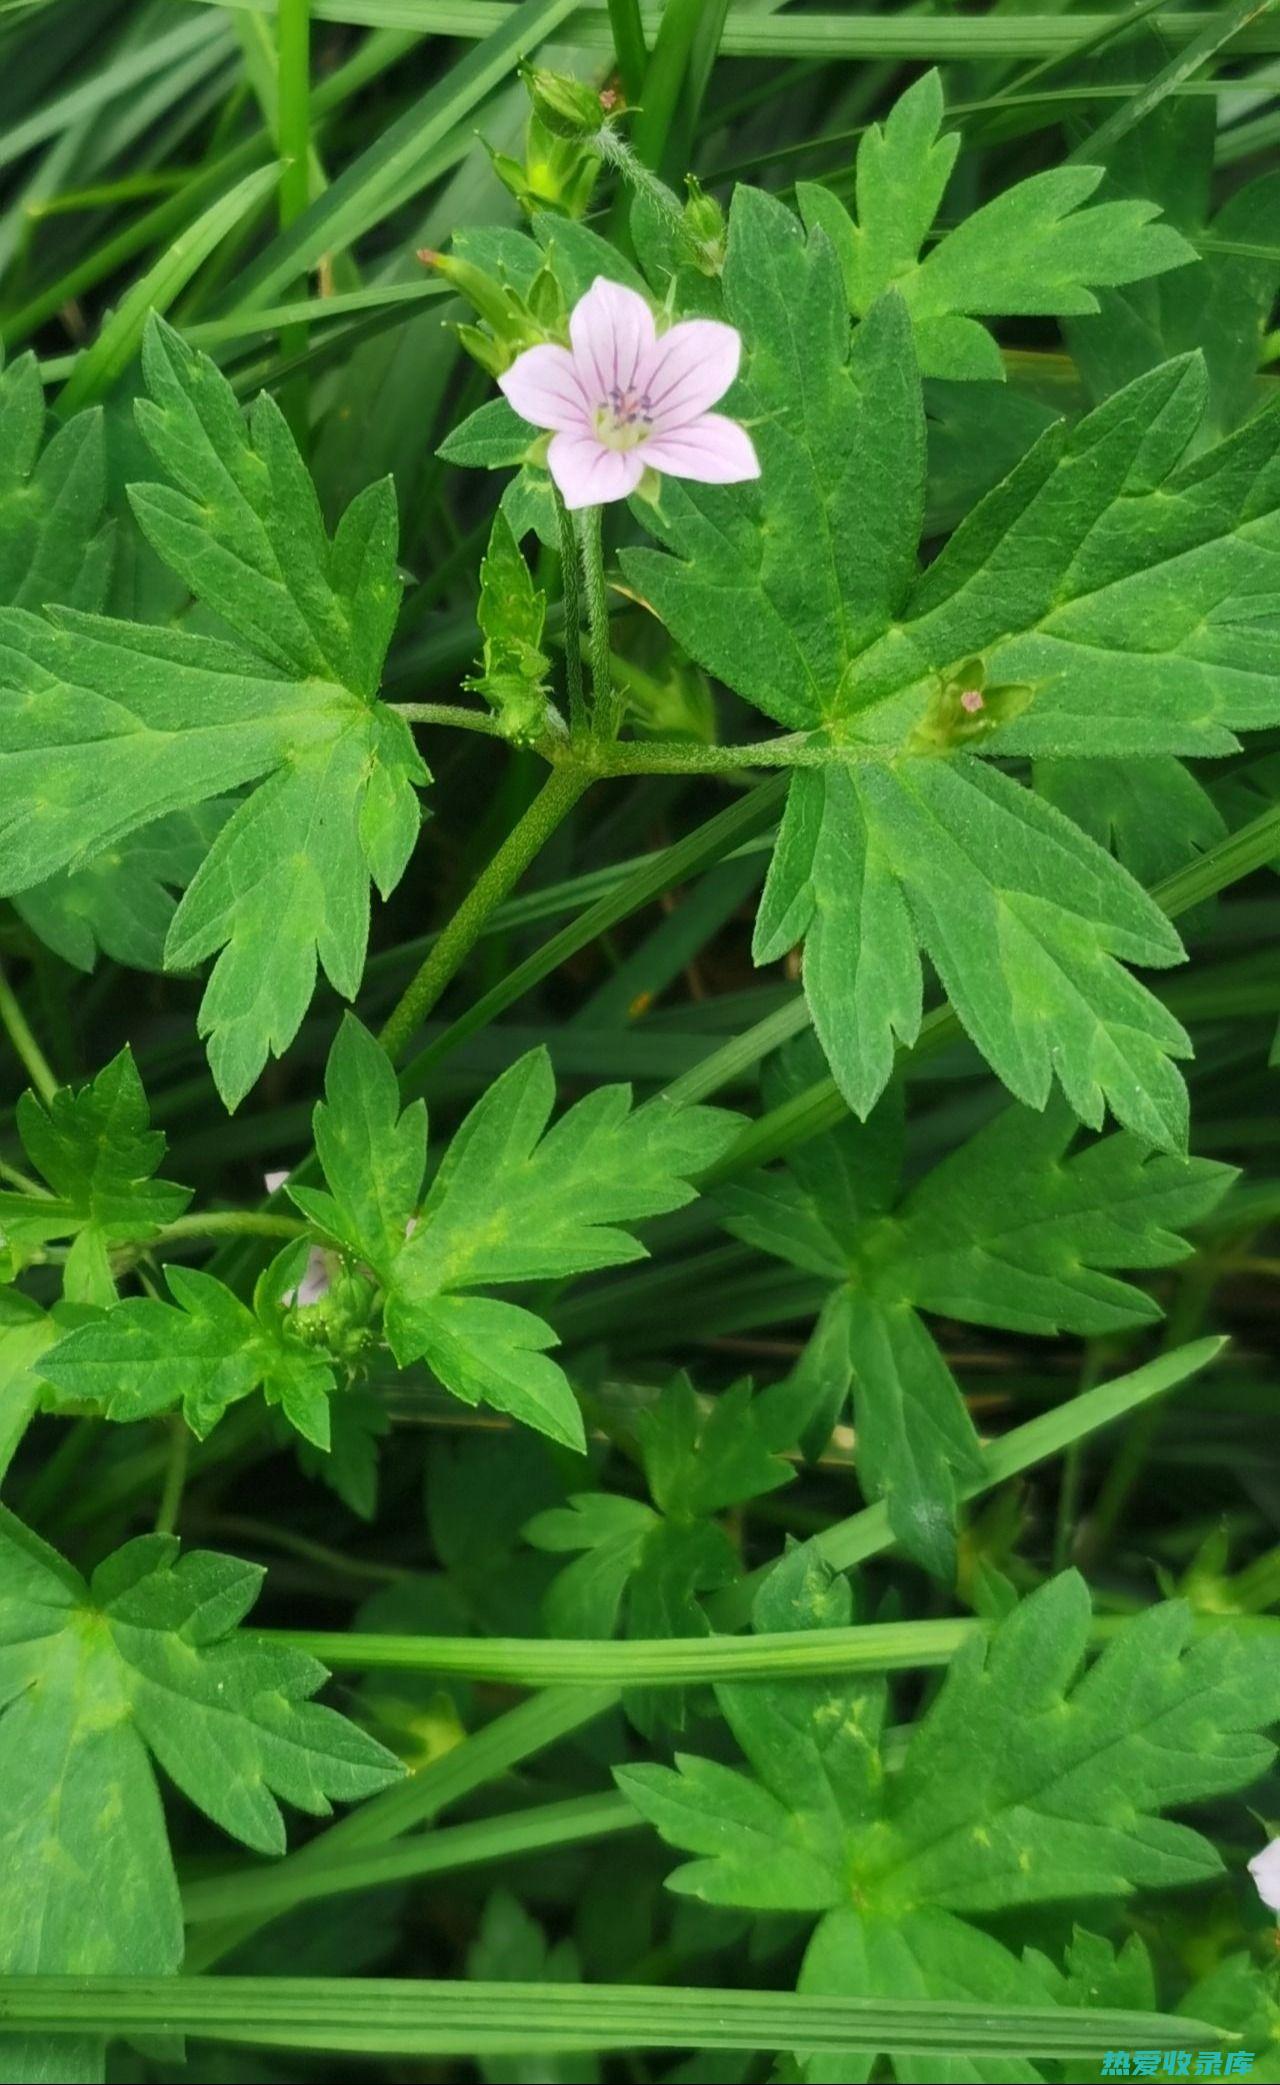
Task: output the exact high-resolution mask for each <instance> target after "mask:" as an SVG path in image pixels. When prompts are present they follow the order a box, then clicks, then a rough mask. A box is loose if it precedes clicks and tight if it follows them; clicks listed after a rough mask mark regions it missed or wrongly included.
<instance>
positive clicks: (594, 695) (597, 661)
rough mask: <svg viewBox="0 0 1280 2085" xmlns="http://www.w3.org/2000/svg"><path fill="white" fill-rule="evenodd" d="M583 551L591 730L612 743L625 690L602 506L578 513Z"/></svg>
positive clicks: (599, 740) (598, 739)
mask: <svg viewBox="0 0 1280 2085" xmlns="http://www.w3.org/2000/svg"><path fill="white" fill-rule="evenodd" d="M578 542H579V546H580V548H581V551H582V584H583V592H584V593H585V595H586V598H587V627H588V630H589V632H590V638H591V730H592V735H593V737H594V738H595V740H596V742H597V744H601V745H607V746H611V745H612V744H613V741H614V739H616V737H617V736H618V727H619V726H620V724H621V723H622V691H621V689H620V688H619V687H618V684H617V681H616V680H615V678H614V672H613V653H612V652H611V650H610V648H609V595H608V590H607V588H606V586H605V579H604V516H603V510H602V509H601V508H600V507H584V508H583V510H582V512H581V514H580V515H579V517H578Z"/></svg>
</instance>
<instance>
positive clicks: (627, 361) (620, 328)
mask: <svg viewBox="0 0 1280 2085" xmlns="http://www.w3.org/2000/svg"><path fill="white" fill-rule="evenodd" d="M656 336H657V329H656V327H655V326H654V323H653V313H652V312H651V311H650V309H649V307H648V305H647V304H646V303H645V301H644V298H643V297H642V296H640V295H639V294H638V293H637V291H635V290H629V289H627V288H626V287H625V285H624V284H622V283H620V282H610V281H609V279H608V277H607V276H604V275H597V277H596V279H595V281H594V282H593V283H592V285H591V288H590V289H589V290H588V291H587V294H586V296H585V297H580V298H579V299H578V302H577V303H576V304H575V305H574V307H573V311H572V313H571V314H570V318H569V338H570V340H571V341H572V342H573V359H574V362H575V363H576V365H577V370H578V376H579V379H580V380H581V383H582V385H583V388H584V390H585V391H586V393H587V403H588V407H589V408H594V407H595V406H598V405H603V404H604V403H605V401H606V400H607V399H608V396H609V393H610V392H611V391H614V390H617V391H630V390H631V389H632V388H633V387H634V385H635V382H636V378H637V376H638V375H639V373H640V371H641V369H642V368H646V367H647V366H648V364H649V361H650V359H651V357H652V354H653V345H654V340H655V338H656Z"/></svg>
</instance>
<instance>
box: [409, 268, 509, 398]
mask: <svg viewBox="0 0 1280 2085" xmlns="http://www.w3.org/2000/svg"><path fill="white" fill-rule="evenodd" d="M418 259H419V260H420V261H421V262H423V264H424V265H425V266H426V267H428V268H434V269H435V271H436V274H437V275H442V276H443V277H444V279H445V281H446V282H448V283H452V285H453V287H454V289H455V290H457V292H458V295H459V296H460V297H465V298H466V300H467V302H468V304H471V305H474V306H475V309H476V311H477V312H478V313H479V315H480V317H481V318H482V319H484V320H486V321H487V323H488V324H489V325H490V326H492V328H493V330H494V332H495V333H496V334H497V336H498V338H499V340H507V341H510V342H511V343H512V345H515V344H516V343H517V342H519V341H521V340H523V338H524V336H525V332H526V330H527V329H526V327H525V324H524V321H523V316H522V313H521V311H520V307H519V305H518V304H517V302H516V300H515V298H514V297H513V296H512V294H511V292H510V290H509V289H507V288H506V287H505V285H504V284H502V283H500V282H498V281H497V280H496V279H495V277H493V276H492V275H486V274H485V271H484V269H483V268H477V267H476V265H475V262H474V261H464V260H463V259H462V258H461V256H460V255H458V254H456V253H436V252H435V250H434V248H432V247H430V246H422V247H419V249H418ZM506 366H507V365H506V363H505V362H504V363H503V365H502V367H503V368H504V369H505V368H506Z"/></svg>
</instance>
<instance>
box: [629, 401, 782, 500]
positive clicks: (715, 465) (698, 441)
mask: <svg viewBox="0 0 1280 2085" xmlns="http://www.w3.org/2000/svg"><path fill="white" fill-rule="evenodd" d="M638 453H639V454H640V455H642V456H643V457H644V460H645V462H646V463H647V464H648V465H649V466H650V467H651V469H653V470H655V471H665V472H666V473H667V475H668V476H669V477H672V478H697V479H699V480H700V481H701V483H702V484H703V485H737V484H740V483H741V482H742V480H743V479H744V478H758V477H759V476H760V463H759V459H758V457H757V456H756V452H755V449H754V447H753V445H752V441H751V437H750V435H749V434H748V433H747V431H746V429H745V428H742V427H739V425H738V423H737V421H736V420H726V418H725V416H724V414H723V413H703V414H702V416H701V418H700V419H697V420H694V421H693V422H692V424H691V425H690V426H688V427H673V428H670V429H669V430H668V431H667V432H666V433H665V434H655V435H654V437H653V439H652V440H651V441H648V442H646V443H645V444H644V446H643V448H642V449H641V450H640V451H639V452H638Z"/></svg>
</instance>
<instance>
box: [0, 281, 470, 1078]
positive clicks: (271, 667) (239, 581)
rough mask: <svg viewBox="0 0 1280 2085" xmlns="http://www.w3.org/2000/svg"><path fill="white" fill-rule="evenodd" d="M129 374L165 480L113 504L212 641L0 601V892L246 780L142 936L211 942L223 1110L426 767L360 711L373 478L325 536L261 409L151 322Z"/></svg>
mask: <svg viewBox="0 0 1280 2085" xmlns="http://www.w3.org/2000/svg"><path fill="white" fill-rule="evenodd" d="M143 364H144V373H145V376H146V381H147V387H148V391H149V394H150V395H149V397H148V398H146V399H143V400H141V401H139V405H138V417H139V423H140V425H141V428H142V432H143V434H144V435H145V437H146V439H147V442H148V444H149V446H150V448H151V451H152V453H153V455H154V456H155V458H156V461H157V463H158V464H159V466H160V468H161V469H162V470H163V471H164V472H165V473H166V476H167V478H168V479H169V481H170V482H169V483H167V484H156V485H140V486H135V487H134V488H133V489H132V499H133V505H134V511H135V514H136V516H137V519H138V522H139V525H140V526H141V528H142V530H143V532H144V534H145V535H146V536H147V538H148V539H149V541H150V542H151V544H152V546H153V547H154V549H155V550H156V551H157V553H158V554H159V556H160V557H161V558H162V559H163V560H164V561H165V563H166V564H167V565H168V566H169V567H170V568H171V570H173V571H174V572H175V573H177V575H178V576H179V577H180V578H181V579H182V580H183V581H184V582H185V583H186V584H187V585H188V586H189V587H190V588H191V590H192V592H193V593H194V594H195V595H196V596H197V598H198V599H199V600H200V601H201V602H202V603H203V605H204V607H205V608H206V609H208V610H212V611H213V613H214V614H215V615H216V616H217V617H218V618H219V619H220V621H221V622H222V623H223V624H224V625H225V626H226V627H227V629H228V630H229V631H230V632H232V633H234V641H226V640H224V639H222V638H215V637H210V636H203V635H197V634H195V633H194V632H191V631H187V630H181V629H174V630H166V629H160V628H151V627H147V626H143V625H139V624H134V623H126V622H119V621H113V620H111V619H109V618H105V617H101V616H86V615H83V614H81V613H79V612H78V611H75V610H72V609H56V610H50V611H49V613H48V614H47V615H46V616H44V617H37V616H33V615H31V614H29V613H27V612H25V611H24V610H19V609H12V610H0V747H2V748H3V750H4V752H5V755H6V759H5V763H4V769H5V784H4V792H3V794H2V795H0V837H2V845H3V855H4V865H5V866H4V873H3V888H4V890H5V892H6V893H7V894H15V893H19V892H22V891H24V890H27V889H29V888H31V887H32V886H33V885H37V884H43V883H45V882H46V881H47V879H48V878H49V877H51V876H53V875H55V874H57V873H58V872H59V871H61V870H64V869H67V868H71V869H76V868H78V867H80V866H81V865H82V864H84V863H85V862H88V861H91V860H92V859H93V858H94V857H95V856H97V855H99V854H100V853H101V852H102V851H103V849H104V848H106V847H108V846H111V845H114V844H116V843H118V842H119V841H121V840H122V839H124V838H125V837H126V836H127V835H128V834H130V833H132V832H134V831H135V830H137V829H139V828H141V827H144V826H148V825H150V824H152V823H153V822H154V821H155V820H156V819H158V818H161V817H162V816H164V815H165V814H167V813H170V812H173V811H176V810H178V809H184V808H188V807H190V806H193V805H196V804H200V803H204V802H207V801H208V800H209V799H210V798H212V797H215V796H218V795H220V794H223V793H225V792H226V791H228V790H232V789H236V788H239V787H242V786H243V785H245V784H248V783H258V784H260V786H259V787H258V788H256V789H254V790H253V791H252V793H251V794H250V795H249V796H248V797H247V798H246V800H245V801H244V802H243V803H242V804H241V805H240V806H239V808H238V809H237V810H236V811H235V813H234V814H233V816H232V817H231V818H230V819H228V821H227V822H226V824H225V825H223V826H222V827H221V829H220V831H219V832H218V834H217V837H216V838H215V840H214V842H213V845H212V847H211V849H210V850H209V852H208V854H207V856H206V858H205V860H204V862H203V864H202V865H201V867H200V869H199V870H198V871H197V873H196V875H195V877H194V878H193V880H192V882H191V884H190V886H189V888H188V889H187V892H186V895H185V896H184V898H183V900H182V903H181V904H180V905H179V907H178V910H177V913H176V915H175V917H174V919H173V921H172V923H171V925H170V928H169V931H168V935H167V940H166V949H165V960H166V962H167V964H168V965H169V966H170V967H174V968H184V967H189V966H193V965H195V964H197V963H199V962H201V961H203V960H204V959H205V958H206V957H208V956H211V955H216V956H217V961H216V963H215V965H214V969H213V973H212V976H211V978H210V981H209V986H208V990H207V992H206V995H205V999H204V1002H203V1007H202V1011H201V1017H200V1018H201V1029H202V1032H203V1033H205V1034H207V1035H208V1036H209V1037H210V1042H209V1052H210V1062H211V1065H212V1067H213V1071H214V1076H215V1078H216V1080H217V1083H218V1086H219V1089H220V1091H221V1092H222V1094H223V1097H224V1098H225V1099H226V1100H227V1102H228V1103H229V1105H232V1106H234V1105H235V1104H236V1102H238V1101H239V1100H240V1099H241V1098H242V1097H243V1096H244V1094H245V1093H246V1092H247V1091H248V1090H249V1087H250V1086H251V1085H252V1084H253V1082H254V1080H255V1079H256V1078H257V1076H258V1073H259V1072H260V1071H261V1069H262V1066H263V1064H264V1063H265V1061H266V1058H267V1056H268V1055H269V1054H272V1053H275V1054H279V1052H281V1051H282V1050H284V1049H285V1048H287V1046H288V1044H289V1043H290V1042H291V1041H292V1039H293V1037H294V1035H295V1034H296V1033H297V1029H298V1026H299V1023H300V1022H301V1020H302V1016H303V1014H304V1013H305V1011H306V1008H307V1005H308V1003H309V1001H310V998H311V994H312V991H313V988H314V985H315V978H316V966H317V963H319V964H320V965H322V966H323V968H324V970H325V973H326V975H327V976H328V977H329V979H330V981H331V982H332V983H333V984H334V985H335V986H336V987H337V989H338V990H339V991H340V992H342V993H343V994H344V995H345V996H346V997H348V998H350V997H351V996H352V995H353V994H354V992H355V990H356V988H357V986H358V984H359V981H360V974H361V970H362V968H363V963H364V950H365V942H366V938H367V933H368V910H369V900H368V888H369V881H370V878H372V879H373V881H374V882H375V883H376V884H377V886H378V888H379V890H380V891H381V892H382V894H383V895H384V896H385V895H386V894H387V893H388V892H389V891H390V890H391V889H392V888H393V887H394V886H395V884H396V883H397V882H398V880H399V878H400V875H401V873H402V872H403V869H404V866H405V863H406V861H407V859H408V856H409V853H410V852H411V850H412V847H413V844H414V840H415V837H416V834H417V830H418V812H417V804H416V797H415V793H414V784H415V783H420V782H423V781H425V780H427V779H428V777H427V773H426V770H425V768H424V767H423V765H422V762H421V760H420V759H419V757H418V755H417V752H416V750H415V748H414V745H413V742H412V739H411V736H410V734H409V731H408V729H407V727H406V726H405V724H404V723H403V721H402V720H401V719H400V718H399V717H397V716H396V715H395V714H394V712H392V711H391V710H388V709H386V708H383V707H381V706H380V705H379V704H378V703H377V701H376V694H377V688H378V684H379V679H380V676H381V670H382V662H383V659H384V656H385V653H386V649H387V645H388V643H389V641H390V637H391V633H392V629H393V627H394V623H395V616H396V609H397V605H398V602H399V597H400V580H399V574H398V571H397V567H396V512H395V501H394V496H393V493H392V490H391V487H390V484H389V482H384V483H382V484H380V485H374V486H371V487H369V489H368V490H367V491H366V492H364V493H361V494H360V495H359V496H358V497H357V498H356V499H355V500H354V501H353V502H352V504H351V506H350V507H349V508H348V509H347V511H346V513H345V514H344V516H343V517H342V520H341V521H340V522H339V524H338V528H337V530H336V532H335V534H334V535H333V537H332V539H330V538H329V536H328V535H327V533H326V531H325V528H324V524H323V522H322V519H321V515H320V508H319V502H318V500H317V498H316V494H315V490H314V488H313V486H312V483H311V480H310V478H309V476H308V475H307V472H306V470H305V468H304V466H303V464H302V461H301V458H300V457H299V455H298V452H297V449H296V447H295V445H294V442H293V438H292V436H291V435H290V433H289V431H288V428H287V426H286V423H285V421H284V418H283V416H282V414H281V413H280V411H279V408H278V407H277V406H276V405H275V404H274V403H273V402H272V400H271V399H269V398H267V397H265V396H264V397H262V398H260V399H259V400H258V402H257V403H256V405H255V406H254V408H253V411H252V414H251V417H250V420H249V423H248V425H247V426H246V424H245V421H244V419H243V418H242V415H241V412H240V408H239V405H238V404H237V402H236V399H235V395H234V393H233V391H232V390H231V387H230V385H229V384H227V382H226V381H225V379H224V378H223V377H222V376H220V374H219V373H218V371H217V370H216V368H215V367H214V365H213V363H212V362H210V361H209V360H208V359H207V358H206V357H204V356H202V355H200V354H197V353H196V352H195V351H194V350H193V349H191V348H189V347H187V346H186V345H185V344H184V342H183V341H182V340H181V339H180V337H179V336H178V335H177V334H176V333H174V332H172V331H171V330H170V329H169V328H168V327H166V326H165V325H164V324H163V322H162V321H160V320H158V319H155V320H153V321H152V323H151V325H150V327H149V329H148V333H147V340H146V346H145V351H144V357H143ZM72 424H73V425H74V424H75V423H72ZM33 803H34V806H35V813H36V815H32V811H33Z"/></svg>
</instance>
